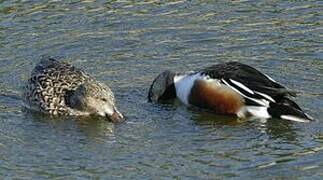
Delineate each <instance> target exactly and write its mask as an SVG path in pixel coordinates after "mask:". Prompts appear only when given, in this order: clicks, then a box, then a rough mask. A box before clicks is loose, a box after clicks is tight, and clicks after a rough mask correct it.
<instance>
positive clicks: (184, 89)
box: [174, 73, 210, 105]
mask: <svg viewBox="0 0 323 180" xmlns="http://www.w3.org/2000/svg"><path fill="white" fill-rule="evenodd" d="M197 79H203V80H207V81H209V80H210V79H209V78H208V76H204V75H201V73H196V74H192V75H185V76H175V77H174V83H175V88H176V95H177V97H178V98H179V99H180V100H181V101H182V102H183V103H184V104H186V105H189V103H188V98H189V95H190V93H191V89H192V87H193V85H194V82H195V80H197Z"/></svg>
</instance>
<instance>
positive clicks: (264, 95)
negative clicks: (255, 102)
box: [255, 91, 276, 102]
mask: <svg viewBox="0 0 323 180" xmlns="http://www.w3.org/2000/svg"><path fill="white" fill-rule="evenodd" d="M255 93H257V94H259V95H261V96H262V97H264V98H266V99H268V100H269V101H271V102H276V101H275V100H274V99H273V98H272V97H270V96H269V95H267V94H265V93H261V92H258V91H255Z"/></svg>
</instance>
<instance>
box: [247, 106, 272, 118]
mask: <svg viewBox="0 0 323 180" xmlns="http://www.w3.org/2000/svg"><path fill="white" fill-rule="evenodd" d="M245 111H247V112H249V113H250V114H251V115H253V116H256V117H260V118H271V116H270V115H269V113H268V111H267V107H263V106H246V107H245Z"/></svg>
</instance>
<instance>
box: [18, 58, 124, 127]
mask: <svg viewBox="0 0 323 180" xmlns="http://www.w3.org/2000/svg"><path fill="white" fill-rule="evenodd" d="M23 102H24V105H25V106H26V107H27V108H30V109H32V110H35V111H40V112H44V113H47V114H51V115H72V116H88V115H98V116H102V117H104V118H106V119H107V120H110V121H112V122H122V121H124V117H123V115H122V114H121V113H120V112H119V111H118V110H117V107H116V102H115V98H114V95H113V93H112V91H111V90H110V88H109V87H108V86H106V85H105V84H103V83H100V82H99V81H97V80H95V79H94V78H93V77H90V76H89V75H88V74H86V73H85V72H83V71H82V70H80V69H78V68H76V67H74V66H72V65H70V64H67V63H63V62H59V61H57V60H55V59H52V58H43V59H42V60H41V61H40V62H39V63H38V64H37V65H36V67H35V68H34V70H33V71H32V73H31V77H30V78H29V79H28V81H27V84H26V86H25V89H24V93H23Z"/></svg>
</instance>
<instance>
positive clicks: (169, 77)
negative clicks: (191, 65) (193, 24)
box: [148, 62, 313, 122]
mask: <svg viewBox="0 0 323 180" xmlns="http://www.w3.org/2000/svg"><path fill="white" fill-rule="evenodd" d="M288 96H295V93H294V92H292V91H290V90H288V89H286V88H285V87H284V86H282V85H280V84H278V83H277V82H276V81H275V80H273V79H272V78H270V77H269V76H267V75H265V74H263V73H261V72H259V71H258V70H256V69H254V68H252V67H250V66H248V65H245V64H241V63H238V62H229V63H222V64H217V65H213V66H210V67H207V68H205V69H203V70H201V71H197V72H193V73H187V74H179V73H175V72H171V71H165V72H163V73H161V74H160V75H158V76H157V78H156V79H155V80H154V81H153V83H152V85H151V87H150V89H149V95H148V100H149V101H160V100H167V99H172V98H176V97H177V98H178V99H180V101H182V102H183V103H184V104H185V105H194V106H197V107H201V108H205V109H209V110H212V111H215V112H216V113H219V114H229V115H236V116H238V117H240V118H245V117H248V116H254V117H259V118H280V119H286V120H291V121H297V122H308V121H310V120H313V118H312V117H310V116H309V115H307V114H306V113H304V112H303V111H302V109H301V108H300V107H299V106H298V105H297V104H296V103H295V102H294V101H292V100H291V99H289V98H288Z"/></svg>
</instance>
